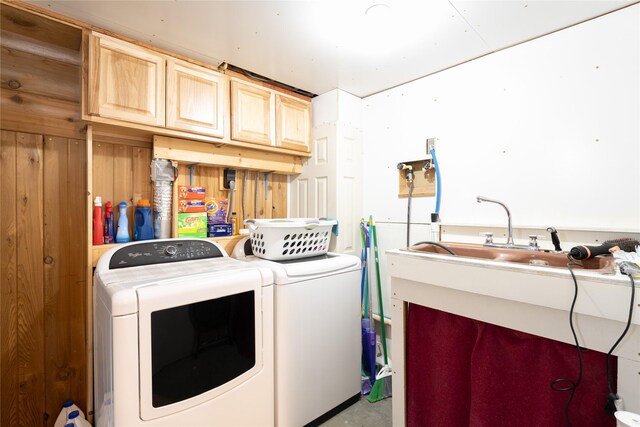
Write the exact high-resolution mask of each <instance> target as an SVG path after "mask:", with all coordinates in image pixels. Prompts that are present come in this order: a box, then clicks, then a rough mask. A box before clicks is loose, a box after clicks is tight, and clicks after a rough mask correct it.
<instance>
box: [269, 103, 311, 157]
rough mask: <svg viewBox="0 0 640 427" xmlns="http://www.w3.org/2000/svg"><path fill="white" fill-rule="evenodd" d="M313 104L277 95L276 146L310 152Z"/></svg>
mask: <svg viewBox="0 0 640 427" xmlns="http://www.w3.org/2000/svg"><path fill="white" fill-rule="evenodd" d="M310 131H311V103H309V102H305V101H301V100H298V99H295V98H290V97H288V96H282V95H279V94H277V95H276V145H277V146H278V147H283V148H291V149H293V150H300V151H306V152H308V151H309V149H310V147H309V145H310V140H311V133H310Z"/></svg>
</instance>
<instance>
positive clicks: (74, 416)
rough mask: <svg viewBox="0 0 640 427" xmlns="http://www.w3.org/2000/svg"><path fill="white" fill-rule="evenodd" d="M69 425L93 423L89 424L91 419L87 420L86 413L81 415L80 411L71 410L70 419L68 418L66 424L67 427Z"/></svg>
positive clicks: (79, 425) (82, 426)
mask: <svg viewBox="0 0 640 427" xmlns="http://www.w3.org/2000/svg"><path fill="white" fill-rule="evenodd" d="M69 425H72V426H75V427H87V426H91V424H89V421H87V420H85V418H84V415H83V416H80V411H71V412H70V413H69V419H68V420H67V424H66V425H65V427H68V426H69Z"/></svg>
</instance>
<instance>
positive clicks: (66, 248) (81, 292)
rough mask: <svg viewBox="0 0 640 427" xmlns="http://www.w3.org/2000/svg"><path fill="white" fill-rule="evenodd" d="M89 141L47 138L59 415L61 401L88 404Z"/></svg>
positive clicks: (52, 370) (47, 296)
mask: <svg viewBox="0 0 640 427" xmlns="http://www.w3.org/2000/svg"><path fill="white" fill-rule="evenodd" d="M84 144H85V142H84V141H79V140H71V139H66V138H59V137H58V138H56V137H45V140H44V147H45V148H44V150H45V153H44V159H45V162H44V176H45V177H46V179H45V180H44V207H45V209H44V220H45V227H44V254H43V255H44V283H45V289H44V318H45V331H46V349H47V350H46V359H45V374H46V378H45V381H46V382H45V384H46V397H47V399H46V407H45V411H46V413H47V414H49V416H50V417H53V418H54V419H55V417H56V416H57V413H58V412H59V411H60V405H61V402H63V401H65V400H66V399H69V398H71V397H73V399H74V400H75V401H76V404H77V405H79V406H80V407H81V408H86V400H85V382H86V369H85V365H86V361H85V357H84V355H85V351H84V350H85V348H84V343H85V339H86V331H85V305H84V301H85V300H86V293H87V292H88V289H87V283H86V280H85V274H84V272H85V268H86V267H85V266H86V255H85V254H86V251H85V250H84V242H85V241H86V238H85V234H86V227H85V221H84V217H85V215H84V212H83V210H82V209H80V208H79V207H80V206H83V204H84V197H85V191H86V190H85V186H84V185H83V183H84V179H85V174H86V165H85V159H84V156H85V154H84V151H85V145H84ZM50 207H57V208H56V209H51V208H50ZM71 236H73V237H71Z"/></svg>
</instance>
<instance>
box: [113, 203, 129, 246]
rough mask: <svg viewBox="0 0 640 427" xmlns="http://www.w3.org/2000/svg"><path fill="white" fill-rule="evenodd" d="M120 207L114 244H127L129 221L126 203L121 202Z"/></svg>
mask: <svg viewBox="0 0 640 427" xmlns="http://www.w3.org/2000/svg"><path fill="white" fill-rule="evenodd" d="M119 207H120V217H119V218H118V232H117V233H116V243H127V242H129V241H130V240H131V239H130V238H129V220H128V219H127V202H122V203H120V205H119Z"/></svg>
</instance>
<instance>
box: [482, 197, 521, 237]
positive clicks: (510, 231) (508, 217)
mask: <svg viewBox="0 0 640 427" xmlns="http://www.w3.org/2000/svg"><path fill="white" fill-rule="evenodd" d="M476 200H477V201H478V203H482V202H489V203H497V204H499V205H500V206H502V207H503V208H504V210H505V211H507V227H508V229H509V236H508V237H507V246H515V245H514V244H513V227H511V212H509V208H508V207H507V205H505V204H504V203H502V202H500V201H498V200H494V199H488V198H486V197H482V196H477V197H476Z"/></svg>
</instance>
